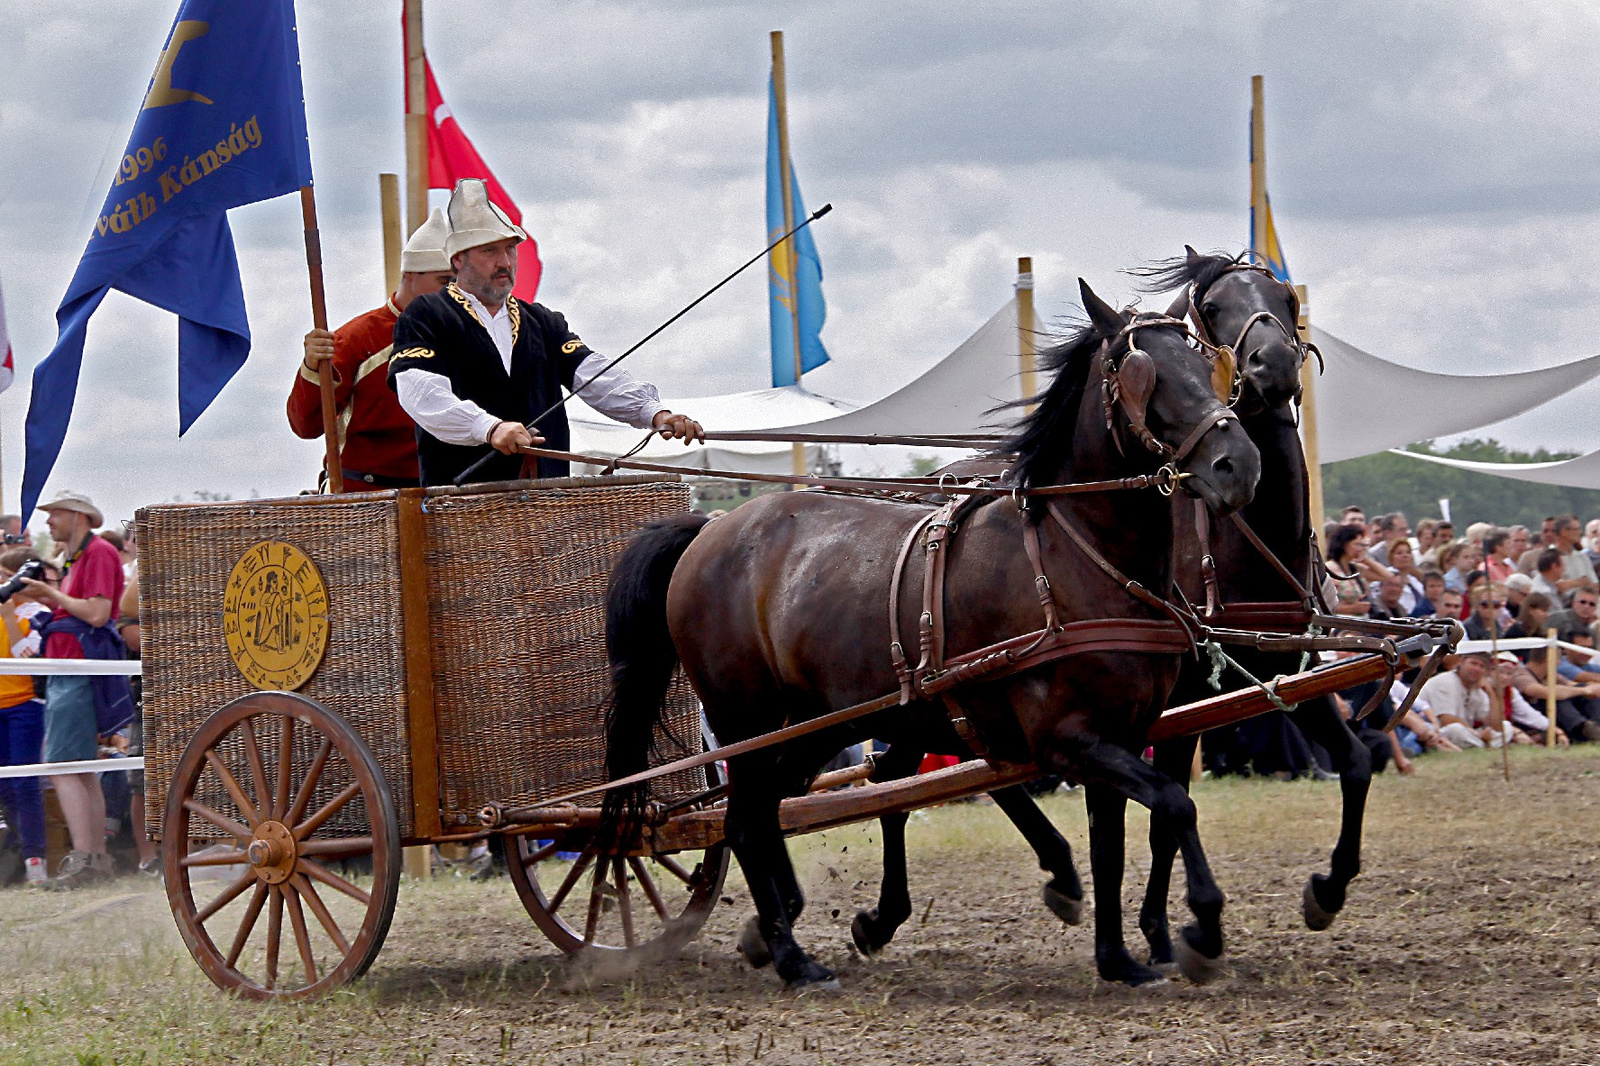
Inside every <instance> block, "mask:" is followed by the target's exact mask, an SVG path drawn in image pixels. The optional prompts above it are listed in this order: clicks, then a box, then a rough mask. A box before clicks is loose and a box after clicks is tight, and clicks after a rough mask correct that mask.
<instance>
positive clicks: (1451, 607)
mask: <svg viewBox="0 0 1600 1066" xmlns="http://www.w3.org/2000/svg"><path fill="white" fill-rule="evenodd" d="M1465 602H1466V601H1465V598H1464V597H1463V596H1462V595H1461V593H1459V592H1456V591H1454V590H1452V589H1445V590H1444V591H1443V592H1441V593H1439V603H1438V608H1439V609H1438V610H1437V611H1435V612H1434V614H1433V617H1435V618H1448V619H1450V620H1451V621H1452V622H1460V621H1462V620H1463V619H1465V618H1466V617H1467V612H1466V607H1465V606H1464V605H1465Z"/></svg>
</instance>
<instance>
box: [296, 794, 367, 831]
mask: <svg viewBox="0 0 1600 1066" xmlns="http://www.w3.org/2000/svg"><path fill="white" fill-rule="evenodd" d="M360 794H361V785H360V783H359V782H356V781H352V782H350V783H349V784H348V785H346V786H345V787H344V788H343V789H341V790H340V791H339V794H338V795H337V796H335V797H333V799H331V800H329V801H328V802H327V803H324V804H323V805H322V806H321V807H320V808H318V810H317V813H316V814H313V815H312V816H311V817H310V818H307V819H306V820H305V821H303V822H301V823H300V824H299V825H297V826H295V827H294V836H295V839H296V840H304V839H305V838H306V837H308V836H310V835H311V834H312V833H315V832H316V831H317V830H318V829H320V828H321V827H322V823H323V822H326V821H327V820H328V819H329V818H332V817H333V816H334V815H335V814H337V813H339V808H340V807H343V806H344V805H345V804H346V803H349V802H350V801H351V800H352V799H354V798H355V797H356V796H358V795H360Z"/></svg>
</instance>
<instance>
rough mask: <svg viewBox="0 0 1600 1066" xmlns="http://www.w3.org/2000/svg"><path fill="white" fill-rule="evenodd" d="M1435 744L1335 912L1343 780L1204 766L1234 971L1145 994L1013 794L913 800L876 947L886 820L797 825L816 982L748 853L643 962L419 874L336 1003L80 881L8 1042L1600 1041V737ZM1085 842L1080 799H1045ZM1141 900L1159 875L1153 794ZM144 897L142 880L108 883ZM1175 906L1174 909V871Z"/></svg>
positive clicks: (197, 1047) (654, 1053) (1545, 1049)
mask: <svg viewBox="0 0 1600 1066" xmlns="http://www.w3.org/2000/svg"><path fill="white" fill-rule="evenodd" d="M1513 756H1514V757H1513V759H1512V782H1511V784H1509V785H1507V784H1506V783H1505V782H1504V781H1503V780H1502V779H1501V777H1500V762H1499V756H1498V753H1495V754H1490V753H1477V754H1468V755H1463V756H1458V757H1455V758H1453V759H1445V758H1444V757H1432V758H1430V759H1427V760H1424V761H1423V762H1422V764H1421V767H1420V772H1419V774H1418V776H1417V777H1415V778H1411V779H1402V778H1396V777H1394V776H1393V775H1392V774H1388V775H1383V776H1382V777H1380V778H1379V779H1378V780H1377V781H1376V782H1375V787H1374V790H1373V799H1372V804H1371V808H1370V814H1369V822H1368V830H1367V834H1366V862H1365V866H1366V871H1367V872H1366V873H1365V874H1363V876H1362V877H1361V878H1360V879H1359V880H1358V881H1357V882H1356V883H1355V885H1354V886H1353V887H1352V891H1351V896H1350V902H1349V904H1348V906H1347V907H1346V908H1345V911H1344V913H1342V914H1341V915H1340V916H1339V919H1338V921H1337V922H1336V923H1335V924H1334V926H1333V928H1332V929H1330V930H1329V931H1327V932H1325V933H1310V932H1308V931H1307V930H1306V929H1305V928H1304V925H1303V923H1302V921H1301V918H1300V891H1301V888H1302V886H1303V884H1304V882H1305V879H1306V877H1307V876H1309V874H1311V873H1312V872H1314V871H1317V870H1322V869H1325V867H1326V861H1327V852H1328V849H1329V848H1330V847H1331V845H1332V843H1333V839H1334V835H1335V832H1336V830H1337V825H1338V814H1339V807H1338V801H1339V793H1338V787H1337V786H1336V785H1320V784H1311V783H1294V784H1279V783H1276V782H1253V781H1225V782H1205V783H1202V785H1201V786H1200V788H1199V789H1198V791H1197V800H1198V802H1199V804H1200V809H1201V819H1202V821H1201V828H1202V833H1203V835H1204V838H1205V841H1206V844H1207V847H1208V851H1209V854H1210V856H1211V858H1212V861H1213V864H1214V867H1215V869H1216V872H1217V876H1218V879H1219V880H1220V882H1221V884H1222V886H1223V888H1224V890H1225V891H1226V892H1227V893H1228V909H1227V912H1226V915H1225V923H1226V928H1227V933H1228V936H1229V944H1228V948H1229V954H1228V976H1226V977H1225V978H1224V979H1223V980H1221V981H1219V982H1218V983H1216V984H1213V985H1209V986H1206V987H1203V988H1198V987H1195V986H1192V985H1189V984H1187V983H1184V982H1183V981H1182V980H1181V979H1179V980H1175V981H1174V982H1172V983H1170V984H1168V985H1166V986H1164V987H1160V988H1155V989H1145V990H1138V991H1130V990H1127V989H1123V988H1120V987H1112V986H1107V985H1104V984H1102V983H1101V982H1100V981H1099V980H1098V979H1097V978H1096V976H1095V973H1094V967H1093V960H1092V946H1091V938H1090V933H1089V930H1088V927H1087V926H1082V927H1078V928H1067V927H1065V926H1062V925H1061V924H1060V923H1059V922H1058V921H1056V920H1055V919H1054V918H1053V917H1051V916H1050V914H1049V913H1048V912H1047V911H1046V910H1045V908H1044V907H1043V905H1042V904H1041V903H1040V902H1039V896H1038V893H1039V886H1040V884H1041V883H1042V877H1041V875H1040V874H1039V873H1038V872H1037V870H1036V869H1035V866H1034V863H1033V861H1032V857H1031V854H1029V853H1028V852H1027V851H1026V850H1025V848H1024V846H1023V845H1022V844H1021V842H1020V840H1019V838H1017V836H1016V834H1015V833H1014V832H1013V831H1012V830H1011V829H1010V827H1009V826H1008V825H1006V823H1005V822H1004V819H1003V818H1002V817H1001V816H1000V815H999V813H998V812H997V811H996V810H995V809H994V808H992V807H986V806H982V805H977V804H960V805H953V806H949V807H945V808H940V809H938V810H933V811H928V812H924V813H920V814H918V815H916V816H914V819H913V822H912V826H911V830H910V841H911V867H912V892H913V898H914V900H915V907H916V914H915V916H914V917H913V918H912V919H911V921H910V922H908V923H907V925H906V927H905V928H904V929H903V930H902V931H901V935H900V937H899V938H898V939H897V940H896V942H895V943H894V944H893V945H891V946H890V948H889V949H888V950H887V952H886V953H885V954H884V955H883V956H882V957H880V958H879V959H875V960H867V959H862V958H860V957H859V956H858V955H856V953H855V952H854V950H853V948H852V947H850V946H849V922H850V919H851V918H852V917H853V916H854V914H855V912H856V910H857V909H859V908H860V907H862V906H865V905H869V904H870V903H871V902H872V901H873V900H874V898H875V894H876V888H877V878H878V871H879V855H878V849H877V846H876V835H877V834H876V832H875V828H874V827H871V826H865V827H852V828H848V829H842V830H835V831H832V832H829V833H827V834H821V835H818V836H815V837H811V838H807V839H805V840H803V841H797V842H796V843H795V849H796V855H797V866H798V868H799V870H800V872H801V876H802V880H803V882H804V883H805V885H806V886H807V889H808V893H809V906H808V909H807V911H806V914H805V915H804V917H803V918H802V920H801V922H800V928H799V935H800V937H801V940H802V942H803V943H805V944H806V945H807V946H808V947H809V948H811V949H812V950H813V952H814V953H815V954H816V955H817V956H818V958H820V959H821V960H822V961H823V962H824V963H825V964H827V965H829V966H831V967H833V968H834V969H835V970H837V972H838V974H839V976H840V979H841V980H842V981H843V983H844V991H843V992H840V993H835V994H814V995H809V996H804V997H795V996H791V995H788V994H786V993H785V992H783V990H782V989H781V987H780V986H779V984H778V981H777V979H776V977H774V976H773V975H772V973H771V971H770V970H768V971H761V972H753V971H751V970H749V969H748V968H747V967H746V966H745V965H744V964H743V963H742V962H741V961H740V960H739V958H738V956H737V955H736V954H735V952H734V947H733V945H734V941H735V939H736V937H737V934H738V929H739V925H740V923H741V922H742V921H743V920H744V919H745V917H746V916H747V915H748V914H749V912H750V907H749V904H748V902H747V899H746V897H745V894H744V890H743V886H742V883H741V882H740V881H739V879H738V877H737V875H736V874H735V875H733V876H730V878H729V883H728V886H727V888H726V890H725V895H727V896H728V897H730V898H731V899H732V900H733V902H732V903H731V904H728V903H724V904H723V905H720V906H719V907H718V908H717V910H716V912H715V913H714V914H713V915H712V918H711V920H710V922H709V923H708V925H707V927H706V929H705V931H704V933H703V934H702V936H701V937H700V939H699V940H698V941H697V942H696V943H695V944H694V945H692V946H691V947H690V948H688V949H686V950H685V951H683V952H682V953H681V954H680V955H679V956H678V957H676V958H674V959H670V960H665V961H660V962H657V963H655V964H653V965H651V966H649V967H647V968H645V969H643V970H641V971H639V972H637V973H635V974H633V975H632V976H631V977H628V978H625V979H621V980H609V981H603V980H592V979H586V978H585V975H584V973H583V971H581V970H580V969H578V968H576V967H573V966H572V965H570V964H569V963H568V962H567V961H566V960H565V959H563V958H562V957H560V956H558V955H556V954H555V953H554V952H553V951H552V950H551V949H550V947H549V946H548V945H547V944H546V943H545V942H544V941H543V940H542V939H541V938H540V937H539V935H538V933H537V931H536V930H535V929H534V928H533V926H532V923H531V922H530V921H529V920H528V919H527V917H526V916H525V915H524V914H523V913H522V912H521V910H520V909H519V907H518V905H517V902H516V899H515V896H514V894H513V893H512V891H511V889H510V886H509V884H508V883H507V882H505V881H503V880H502V881H496V882H491V883H488V884H474V883H470V882H466V881H460V880H454V879H439V880H436V881H434V882H432V883H429V884H426V885H421V886H408V887H407V888H406V889H405V890H404V891H403V893H402V895H401V899H400V907H399V911H398V913H397V916H396V919H395V924H394V928H393V931H392V932H391V934H390V937H389V940H388V945H387V946H386V948H385V950H384V954H383V955H382V956H381V957H380V958H379V960H378V962H377V963H376V964H375V965H374V966H373V968H372V970H371V972H370V973H369V974H368V976H367V978H366V979H365V980H364V981H362V982H361V983H360V984H358V985H356V986H354V987H353V988H352V989H350V990H348V991H345V992H342V993H340V994H338V995H336V996H334V997H332V998H330V999H329V1000H327V1001H324V1002H322V1003H318V1004H312V1005H305V1006H290V1007H261V1006H256V1005H252V1004H244V1003H237V1002H234V1001H232V1000H230V999H228V998H227V997H224V996H222V995H221V994H220V993H218V992H216V991H215V990H214V989H213V988H212V986H211V985H210V984H209V983H207V982H206V981H205V979H204V978H203V977H201V976H200V975H199V974H198V972H197V969H196V967H195V966H194V964H193V963H192V961H190V960H189V958H188V956H187V954H186V953H185V952H184V949H183V946H182V943H181V941H180V940H179V939H178V937H177V935H176V933H175V932H174V931H173V929H172V925H171V920H170V917H167V916H166V914H165V911H164V900H162V898H161V897H160V896H159V895H158V894H157V893H154V892H152V893H150V894H149V895H147V896H146V897H144V898H142V899H140V900H137V901H132V902H129V903H127V904H124V905H121V906H118V907H115V908H113V909H111V910H109V911H102V912H98V913H90V912H87V911H86V912H84V914H85V916H84V917H83V918H81V919H80V920H75V921H72V922H69V923H57V924H55V925H50V926H46V925H43V924H41V923H43V922H45V921H47V920H49V919H51V918H52V917H55V916H56V915H58V914H65V913H67V912H68V911H76V910H77V909H78V908H80V907H82V906H83V905H84V904H85V903H88V902H91V900H89V899H84V898H78V897H71V898H70V902H69V900H68V899H66V898H55V897H45V896H43V895H42V894H37V893H28V892H23V891H21V890H13V891H8V892H6V893H4V894H0V943H4V944H5V945H6V948H7V950H6V951H5V952H3V953H0V1060H4V1061H22V1062H29V1061H37V1062H58V1061H59V1062H69V1063H83V1062H91V1061H97V1062H101V1063H111V1062H122V1061H138V1060H141V1059H142V1061H145V1062H168V1061H172V1062H179V1061H184V1062H188V1061H223V1060H226V1061H232V1062H239V1061H245V1062H249V1061H261V1062H274V1063H286V1062H307V1063H313V1062H315V1063H323V1062H386V1063H397V1062H409V1063H449V1062H463V1063H465V1062H502V1061H504V1062H546V1061H548V1062H561V1063H574V1064H582V1063H590V1062H594V1063H609V1062H643V1063H673V1062H685V1063H688V1062H693V1063H733V1062H751V1061H760V1062H770V1063H807V1064H810V1063H834V1062H850V1063H853V1064H880V1063H881V1064H885V1066H887V1064H891V1063H892V1064H896V1066H899V1064H902V1063H985V1062H1004V1063H1071V1062H1097V1063H1122V1062H1152V1061H1153V1062H1179V1061H1183V1062H1188V1061H1196V1060H1203V1061H1219V1062H1235V1061H1236V1062H1249V1063H1276V1062H1292V1063H1303V1062H1384V1063H1389V1062H1396V1061H1413V1062H1426V1063H1432V1062H1441V1063H1453V1062H1471V1063H1474V1064H1482V1063H1495V1062H1515V1063H1524V1062H1525V1063H1539V1064H1541V1066H1555V1064H1558V1063H1587V1062H1595V1061H1597V1060H1600V1038H1597V1037H1596V1036H1595V1035H1594V1034H1595V1033H1596V1032H1600V1025H1597V1020H1600V971H1597V968H1596V959H1597V958H1600V756H1595V755H1590V754H1588V753H1585V752H1577V753H1564V754H1563V753H1556V754H1549V753H1545V752H1543V751H1517V752H1514V753H1513ZM1047 809H1048V812H1049V813H1050V815H1051V817H1052V818H1054V819H1055V820H1056V822H1057V824H1058V825H1060V826H1061V827H1062V829H1063V831H1064V832H1065V833H1066V835H1067V837H1068V839H1069V840H1071V841H1072V842H1073V844H1074V845H1075V846H1076V847H1078V849H1079V859H1080V869H1081V871H1082V873H1083V874H1084V876H1085V878H1087V874H1088V870H1087V853H1086V850H1085V842H1086V833H1085V828H1084V824H1083V806H1082V802H1081V800H1079V799H1077V798H1075V797H1073V796H1069V795H1061V796H1057V797H1052V798H1050V799H1049V800H1048V801H1047ZM1129 824H1130V837H1131V838H1132V839H1131V840H1130V848H1129V855H1130V862H1129V870H1128V875H1129V876H1128V879H1127V883H1126V885H1125V896H1126V900H1127V906H1128V909H1129V914H1130V920H1129V923H1128V929H1129V938H1130V945H1132V946H1135V948H1137V947H1138V946H1139V944H1138V934H1137V931H1136V930H1135V929H1134V928H1133V924H1132V921H1131V915H1132V914H1133V912H1134V909H1135V908H1136V906H1137V902H1136V901H1137V894H1138V893H1139V892H1140V891H1142V887H1143V883H1142V875H1143V870H1144V864H1145V863H1146V861H1147V860H1146V857H1145V856H1146V852H1145V850H1144V849H1143V847H1142V845H1141V844H1140V843H1139V840H1140V839H1141V838H1142V835H1143V832H1144V821H1143V816H1142V812H1139V813H1138V814H1136V815H1133V816H1131V817H1130V823H1129ZM103 891H104V894H105V895H106V897H107V898H110V897H112V896H120V895H126V894H127V893H128V892H129V887H128V884H127V883H126V882H123V883H120V884H118V885H113V886H108V887H107V888H106V889H104V890H103ZM1174 904H1175V905H1174V911H1173V914H1174V920H1175V921H1178V920H1181V919H1182V918H1183V911H1182V904H1181V889H1180V890H1179V892H1177V893H1175V897H1174Z"/></svg>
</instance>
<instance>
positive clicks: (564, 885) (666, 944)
mask: <svg viewBox="0 0 1600 1066" xmlns="http://www.w3.org/2000/svg"><path fill="white" fill-rule="evenodd" d="M504 840H505V854H506V870H507V872H508V873H510V875H511V883H512V884H513V885H515V886H516V888H517V895H518V896H519V897H520V898H521V899H522V905H523V906H524V907H526V908H527V910H528V914H529V915H531V916H532V918H533V921H534V924H535V925H537V926H538V927H539V930H540V932H542V933H544V935H545V936H546V937H547V938H548V939H549V940H550V942H551V943H552V944H554V945H555V946H556V947H558V948H560V949H561V950H562V951H564V952H566V953H567V954H569V955H575V954H577V953H578V952H580V951H602V952H627V953H634V952H637V953H640V954H641V955H649V956H650V957H659V956H661V955H668V954H671V953H672V952H675V951H677V950H678V949H679V948H681V947H683V946H684V945H685V944H687V943H688V942H689V941H691V940H693V939H694V938H695V937H696V936H697V935H698V934H699V932H700V927H701V926H703V925H705V923H706V918H707V917H708V916H709V915H710V914H711V908H713V907H715V906H716V905H717V896H718V894H719V893H721V891H722V879H723V878H724V877H726V876H727V873H728V854H729V852H728V846H727V845H726V844H724V843H720V842H719V843H717V844H713V845H712V846H711V847H709V848H707V849H705V850H704V851H686V852H679V853H677V854H675V855H612V854H608V853H602V852H600V851H598V850H597V849H596V847H595V845H594V844H593V843H592V842H587V843H586V845H585V847H584V850H582V851H581V852H578V853H577V857H576V858H574V859H569V858H566V857H563V855H562V852H561V849H563V848H565V847H567V844H565V843H564V842H563V841H561V840H559V839H557V840H554V841H549V842H541V841H539V840H537V839H535V838H534V837H532V836H515V837H506V838H504ZM568 854H570V853H568Z"/></svg>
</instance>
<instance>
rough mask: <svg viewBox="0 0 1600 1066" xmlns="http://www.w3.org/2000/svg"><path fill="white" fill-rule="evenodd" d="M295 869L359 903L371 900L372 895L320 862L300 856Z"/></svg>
mask: <svg viewBox="0 0 1600 1066" xmlns="http://www.w3.org/2000/svg"><path fill="white" fill-rule="evenodd" d="M296 869H297V870H299V871H301V872H302V873H304V874H305V875H306V876H308V877H312V878H315V879H316V880H318V881H321V882H322V883H323V884H325V885H327V886H328V887H329V888H332V889H335V890H337V891H339V892H343V893H344V894H345V895H347V896H349V897H350V898H351V899H353V900H356V901H357V902H359V903H371V902H372V896H371V895H370V894H368V893H366V892H364V891H362V890H361V889H360V888H358V887H357V886H355V885H353V884H351V883H350V882H349V881H346V880H345V879H344V878H342V877H340V876H339V875H338V874H336V873H334V872H333V871H332V870H330V869H328V868H327V867H326V866H323V865H322V864H321V863H320V862H312V861H311V860H310V859H307V858H305V857H304V856H302V857H301V859H300V862H299V865H298V866H297V867H296Z"/></svg>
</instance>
